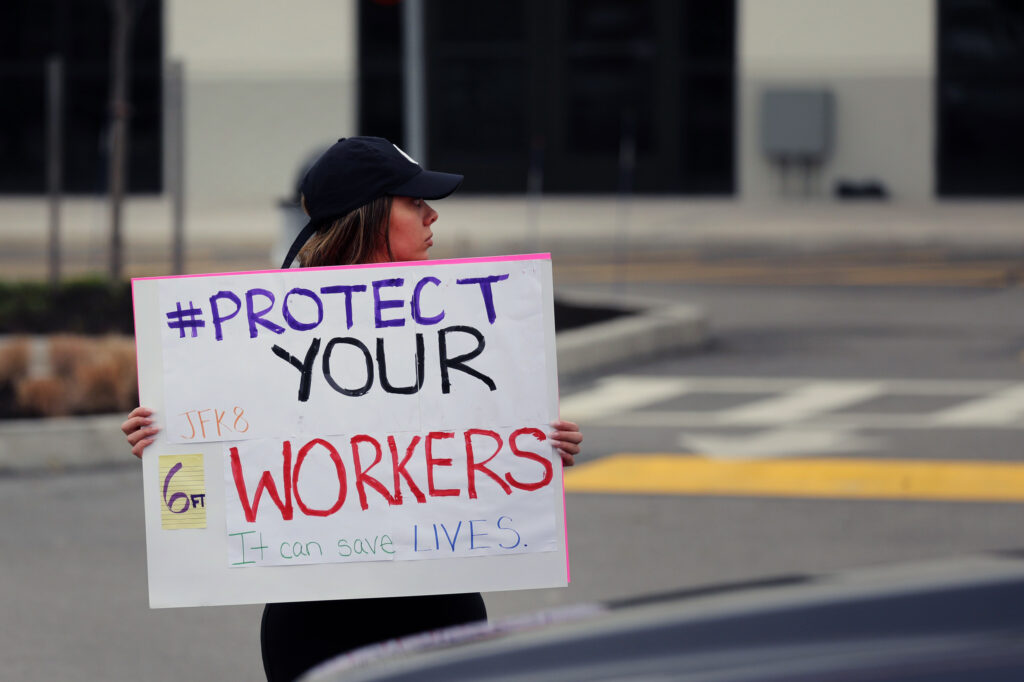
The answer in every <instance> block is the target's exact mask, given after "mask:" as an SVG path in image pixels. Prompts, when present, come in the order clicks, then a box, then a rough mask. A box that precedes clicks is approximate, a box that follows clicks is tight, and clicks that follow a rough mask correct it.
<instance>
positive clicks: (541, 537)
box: [132, 254, 568, 607]
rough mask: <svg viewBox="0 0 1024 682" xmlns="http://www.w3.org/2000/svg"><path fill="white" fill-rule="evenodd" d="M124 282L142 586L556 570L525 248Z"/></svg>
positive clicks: (390, 588) (405, 588)
mask: <svg viewBox="0 0 1024 682" xmlns="http://www.w3.org/2000/svg"><path fill="white" fill-rule="evenodd" d="M132 284H133V295H134V306H135V319H136V342H137V346H138V353H139V379H140V401H141V402H142V404H144V405H147V406H150V407H152V408H153V409H154V410H155V411H156V413H157V419H158V423H159V425H160V426H161V427H162V431H161V433H160V434H159V436H158V438H157V440H156V442H154V443H153V444H152V445H150V446H149V447H148V448H147V450H146V453H145V456H144V458H143V478H144V484H145V488H144V490H145V504H146V531H147V534H146V537H147V551H148V566H149V579H150V604H151V606H154V607H157V606H186V605H200V604H234V603H249V602H265V601H300V600H307V599H337V598H345V597H367V596H391V595H402V594H430V593H441V592H465V591H489V590H502V589H523V588H534V587H553V586H560V585H565V584H566V583H567V580H568V567H567V557H566V543H565V526H564V498H563V494H562V486H561V464H560V462H559V458H558V456H557V454H556V452H555V451H554V449H553V448H552V447H551V445H550V444H549V442H548V435H547V434H548V433H549V431H550V428H549V426H548V424H549V423H550V422H551V421H552V420H553V419H555V418H557V384H556V367H555V349H554V318H553V307H552V293H551V268H550V259H549V257H548V256H547V255H546V254H543V255H534V256H508V257H499V258H485V259H468V260H451V261H433V262H421V263H410V264H397V263H389V264H375V265H367V266H346V267H335V268H306V269H296V270H281V271H267V272H251V273H230V274H221V275H197V276H182V277H166V278H141V279H135V280H133V282H132Z"/></svg>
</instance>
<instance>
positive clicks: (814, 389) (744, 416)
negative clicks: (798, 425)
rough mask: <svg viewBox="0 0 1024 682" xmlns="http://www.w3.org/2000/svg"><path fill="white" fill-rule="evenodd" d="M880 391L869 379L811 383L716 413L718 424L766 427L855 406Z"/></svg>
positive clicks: (878, 386) (877, 385)
mask: <svg viewBox="0 0 1024 682" xmlns="http://www.w3.org/2000/svg"><path fill="white" fill-rule="evenodd" d="M881 393H882V386H881V385H880V384H877V383H871V382H854V381H849V382H846V381H844V382H839V381H831V382H824V381H820V382H815V383H811V384H807V385H806V386H800V387H798V388H795V389H793V390H791V391H787V392H785V393H782V394H779V395H777V396H772V397H771V398H765V399H764V400H758V401H756V402H753V403H749V404H747V405H742V406H740V407H735V408H733V409H731V410H725V411H724V412H722V413H721V414H719V420H720V423H722V424H727V425H735V426H739V425H742V426H770V425H772V424H785V423H792V422H796V421H801V420H804V419H809V418H811V417H814V416H815V415H818V414H821V413H823V412H829V411H831V410H837V409H840V408H842V407H846V406H847V405H855V404H856V403H861V402H864V401H865V400H868V399H869V398H874V397H875V396H877V395H880V394H881Z"/></svg>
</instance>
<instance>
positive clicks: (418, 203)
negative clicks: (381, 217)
mask: <svg viewBox="0 0 1024 682" xmlns="http://www.w3.org/2000/svg"><path fill="white" fill-rule="evenodd" d="M435 220H437V211H435V210H434V209H432V208H430V206H429V205H427V202H425V201H423V199H414V198H412V197H394V199H393V200H392V202H391V220H390V222H389V223H388V239H389V240H390V242H391V256H392V258H393V259H394V260H395V261H396V262H397V261H411V260H427V259H428V258H430V256H428V255H427V249H429V248H430V247H431V246H433V245H434V241H433V240H434V233H433V232H432V231H431V229H430V226H431V225H433V224H434V221H435ZM380 260H382V261H386V260H387V252H386V251H385V253H384V254H383V257H382V258H381V259H380Z"/></svg>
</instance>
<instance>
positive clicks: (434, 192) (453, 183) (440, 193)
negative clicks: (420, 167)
mask: <svg viewBox="0 0 1024 682" xmlns="http://www.w3.org/2000/svg"><path fill="white" fill-rule="evenodd" d="M462 179H463V176H461V175H458V174H456V173H441V172H439V171H428V170H425V171H420V172H419V173H417V174H416V175H414V176H413V177H412V178H410V179H409V180H406V181H405V182H403V183H402V184H401V185H399V186H398V187H395V188H394V189H393V190H391V191H390V192H388V194H394V195H396V196H400V197H416V198H418V199H444V198H445V197H446V196H448V195H449V194H451V193H452V192H454V191H455V190H457V189H458V188H459V185H461V184H462Z"/></svg>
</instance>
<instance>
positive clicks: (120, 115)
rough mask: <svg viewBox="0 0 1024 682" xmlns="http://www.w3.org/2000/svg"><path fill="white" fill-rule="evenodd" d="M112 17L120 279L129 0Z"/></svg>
mask: <svg viewBox="0 0 1024 682" xmlns="http://www.w3.org/2000/svg"><path fill="white" fill-rule="evenodd" d="M110 9H111V14H112V15H113V16H112V18H113V44H112V46H111V63H110V68H111V71H110V72H111V92H110V140H109V143H110V163H109V183H108V185H109V186H108V191H109V192H110V278H111V279H112V280H115V281H116V280H119V279H121V272H122V270H123V263H124V254H123V239H122V236H121V206H122V204H123V203H124V189H125V187H124V186H125V176H126V175H127V173H126V171H125V161H126V158H127V154H126V151H127V134H128V30H129V25H130V23H131V19H130V17H129V5H128V0H110Z"/></svg>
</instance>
